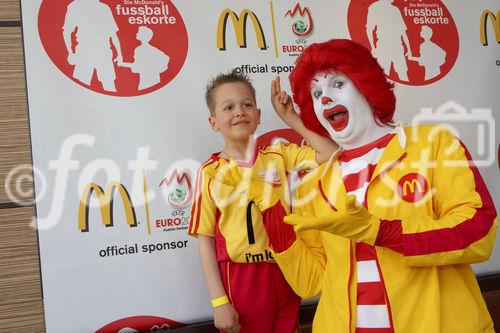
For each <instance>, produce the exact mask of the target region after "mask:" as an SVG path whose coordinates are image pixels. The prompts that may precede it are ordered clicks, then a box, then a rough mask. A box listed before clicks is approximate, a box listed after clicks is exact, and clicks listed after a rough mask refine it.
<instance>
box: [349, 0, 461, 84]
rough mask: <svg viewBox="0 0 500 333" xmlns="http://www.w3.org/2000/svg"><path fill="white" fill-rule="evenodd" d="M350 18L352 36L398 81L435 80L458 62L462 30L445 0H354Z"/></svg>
mask: <svg viewBox="0 0 500 333" xmlns="http://www.w3.org/2000/svg"><path fill="white" fill-rule="evenodd" d="M347 16H348V26H349V33H350V35H351V38H352V40H354V41H356V42H358V43H360V44H362V45H364V46H365V47H367V48H368V49H369V50H371V52H372V54H373V56H374V57H375V58H377V61H378V62H379V64H380V65H381V66H382V67H383V68H384V71H385V73H386V75H387V76H388V77H389V78H390V79H391V80H393V81H396V82H399V83H403V84H407V85H413V86H420V85H426V84H430V83H432V82H436V81H438V80H440V79H441V78H443V77H444V76H445V75H446V74H447V73H448V72H449V71H450V70H451V69H452V67H453V65H454V64H455V61H456V60H457V56H458V50H459V39H458V30H457V27H456V25H455V22H454V20H453V17H452V16H451V14H450V12H449V11H448V9H447V8H446V6H445V5H444V4H443V3H442V2H441V1H439V0H378V1H377V0H352V1H351V2H350V4H349V9H348V13H347Z"/></svg>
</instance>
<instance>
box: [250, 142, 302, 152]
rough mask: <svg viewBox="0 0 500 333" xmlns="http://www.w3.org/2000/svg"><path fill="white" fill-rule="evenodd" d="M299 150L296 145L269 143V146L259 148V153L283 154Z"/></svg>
mask: <svg viewBox="0 0 500 333" xmlns="http://www.w3.org/2000/svg"><path fill="white" fill-rule="evenodd" d="M299 148H300V146H299V145H298V144H296V143H289V142H276V143H271V144H270V145H261V146H259V152H262V153H269V152H275V153H283V152H284V151H286V150H290V149H299Z"/></svg>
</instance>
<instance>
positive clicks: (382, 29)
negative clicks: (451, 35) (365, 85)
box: [366, 0, 446, 82]
mask: <svg viewBox="0 0 500 333" xmlns="http://www.w3.org/2000/svg"><path fill="white" fill-rule="evenodd" d="M407 30H408V27H407V26H406V23H405V21H404V19H403V16H402V15H401V12H400V10H399V9H398V8H397V7H396V6H395V5H394V4H393V0H378V1H376V2H374V3H373V4H371V5H370V6H369V7H368V16H367V22H366V34H367V36H368V41H369V43H370V47H371V50H372V54H373V56H374V57H375V58H377V60H378V62H379V63H380V65H381V66H382V67H383V68H384V70H385V72H386V73H389V72H390V70H391V67H392V68H393V69H394V72H395V73H396V74H397V76H398V78H399V79H400V80H401V81H406V82H408V81H409V78H408V65H407V60H410V61H416V62H418V64H419V65H420V66H422V67H424V71H425V80H426V81H428V80H430V79H432V78H434V77H436V76H438V75H439V74H441V68H440V67H441V65H443V64H444V63H445V60H446V51H445V50H443V48H442V47H440V46H439V45H438V44H436V43H435V42H433V41H432V40H431V38H432V34H433V30H432V28H431V27H429V26H427V25H423V26H421V31H420V37H422V38H423V42H421V43H420V44H419V47H418V50H419V53H420V56H419V57H415V56H414V55H413V54H412V51H411V47H410V39H409V38H408V34H407V33H406V31H407ZM413 42H414V43H415V41H413Z"/></svg>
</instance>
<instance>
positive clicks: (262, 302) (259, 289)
mask: <svg viewBox="0 0 500 333" xmlns="http://www.w3.org/2000/svg"><path fill="white" fill-rule="evenodd" d="M219 269H220V274H221V278H222V282H223V284H224V289H225V290H226V293H227V294H228V295H229V285H230V288H231V290H230V292H231V299H232V304H233V306H234V308H235V309H236V312H238V314H239V318H240V325H241V330H240V333H255V332H259V333H293V332H294V331H295V329H296V328H297V319H298V312H299V307H300V298H299V297H298V296H297V295H296V294H295V293H294V292H293V290H292V288H290V286H289V285H288V283H287V282H286V280H285V278H284V276H283V273H281V270H280V269H279V267H278V265H277V264H274V263H268V262H262V263H252V264H240V263H233V262H229V265H228V264H227V262H221V263H219ZM228 269H229V281H228V274H227V273H228ZM221 332H222V331H221Z"/></svg>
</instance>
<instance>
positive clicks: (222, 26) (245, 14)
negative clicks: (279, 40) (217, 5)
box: [217, 8, 267, 51]
mask: <svg viewBox="0 0 500 333" xmlns="http://www.w3.org/2000/svg"><path fill="white" fill-rule="evenodd" d="M229 17H230V18H231V21H232V23H233V27H234V31H235V33H236V42H237V43H238V46H239V47H241V48H245V47H247V34H246V25H247V21H248V18H249V17H250V21H251V22H252V25H253V29H254V31H255V36H256V37H257V45H258V46H259V48H260V49H261V50H265V49H267V45H266V38H265V36H264V31H263V30H262V26H261V24H260V22H259V19H258V18H257V16H256V15H255V13H254V12H252V11H251V10H249V9H243V10H242V11H241V13H240V15H239V16H238V15H236V13H235V12H234V11H232V10H231V9H229V8H226V9H224V10H223V11H222V12H221V13H220V16H219V22H218V24H217V48H218V49H219V50H221V51H223V50H225V49H226V29H227V20H228V18H229Z"/></svg>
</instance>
